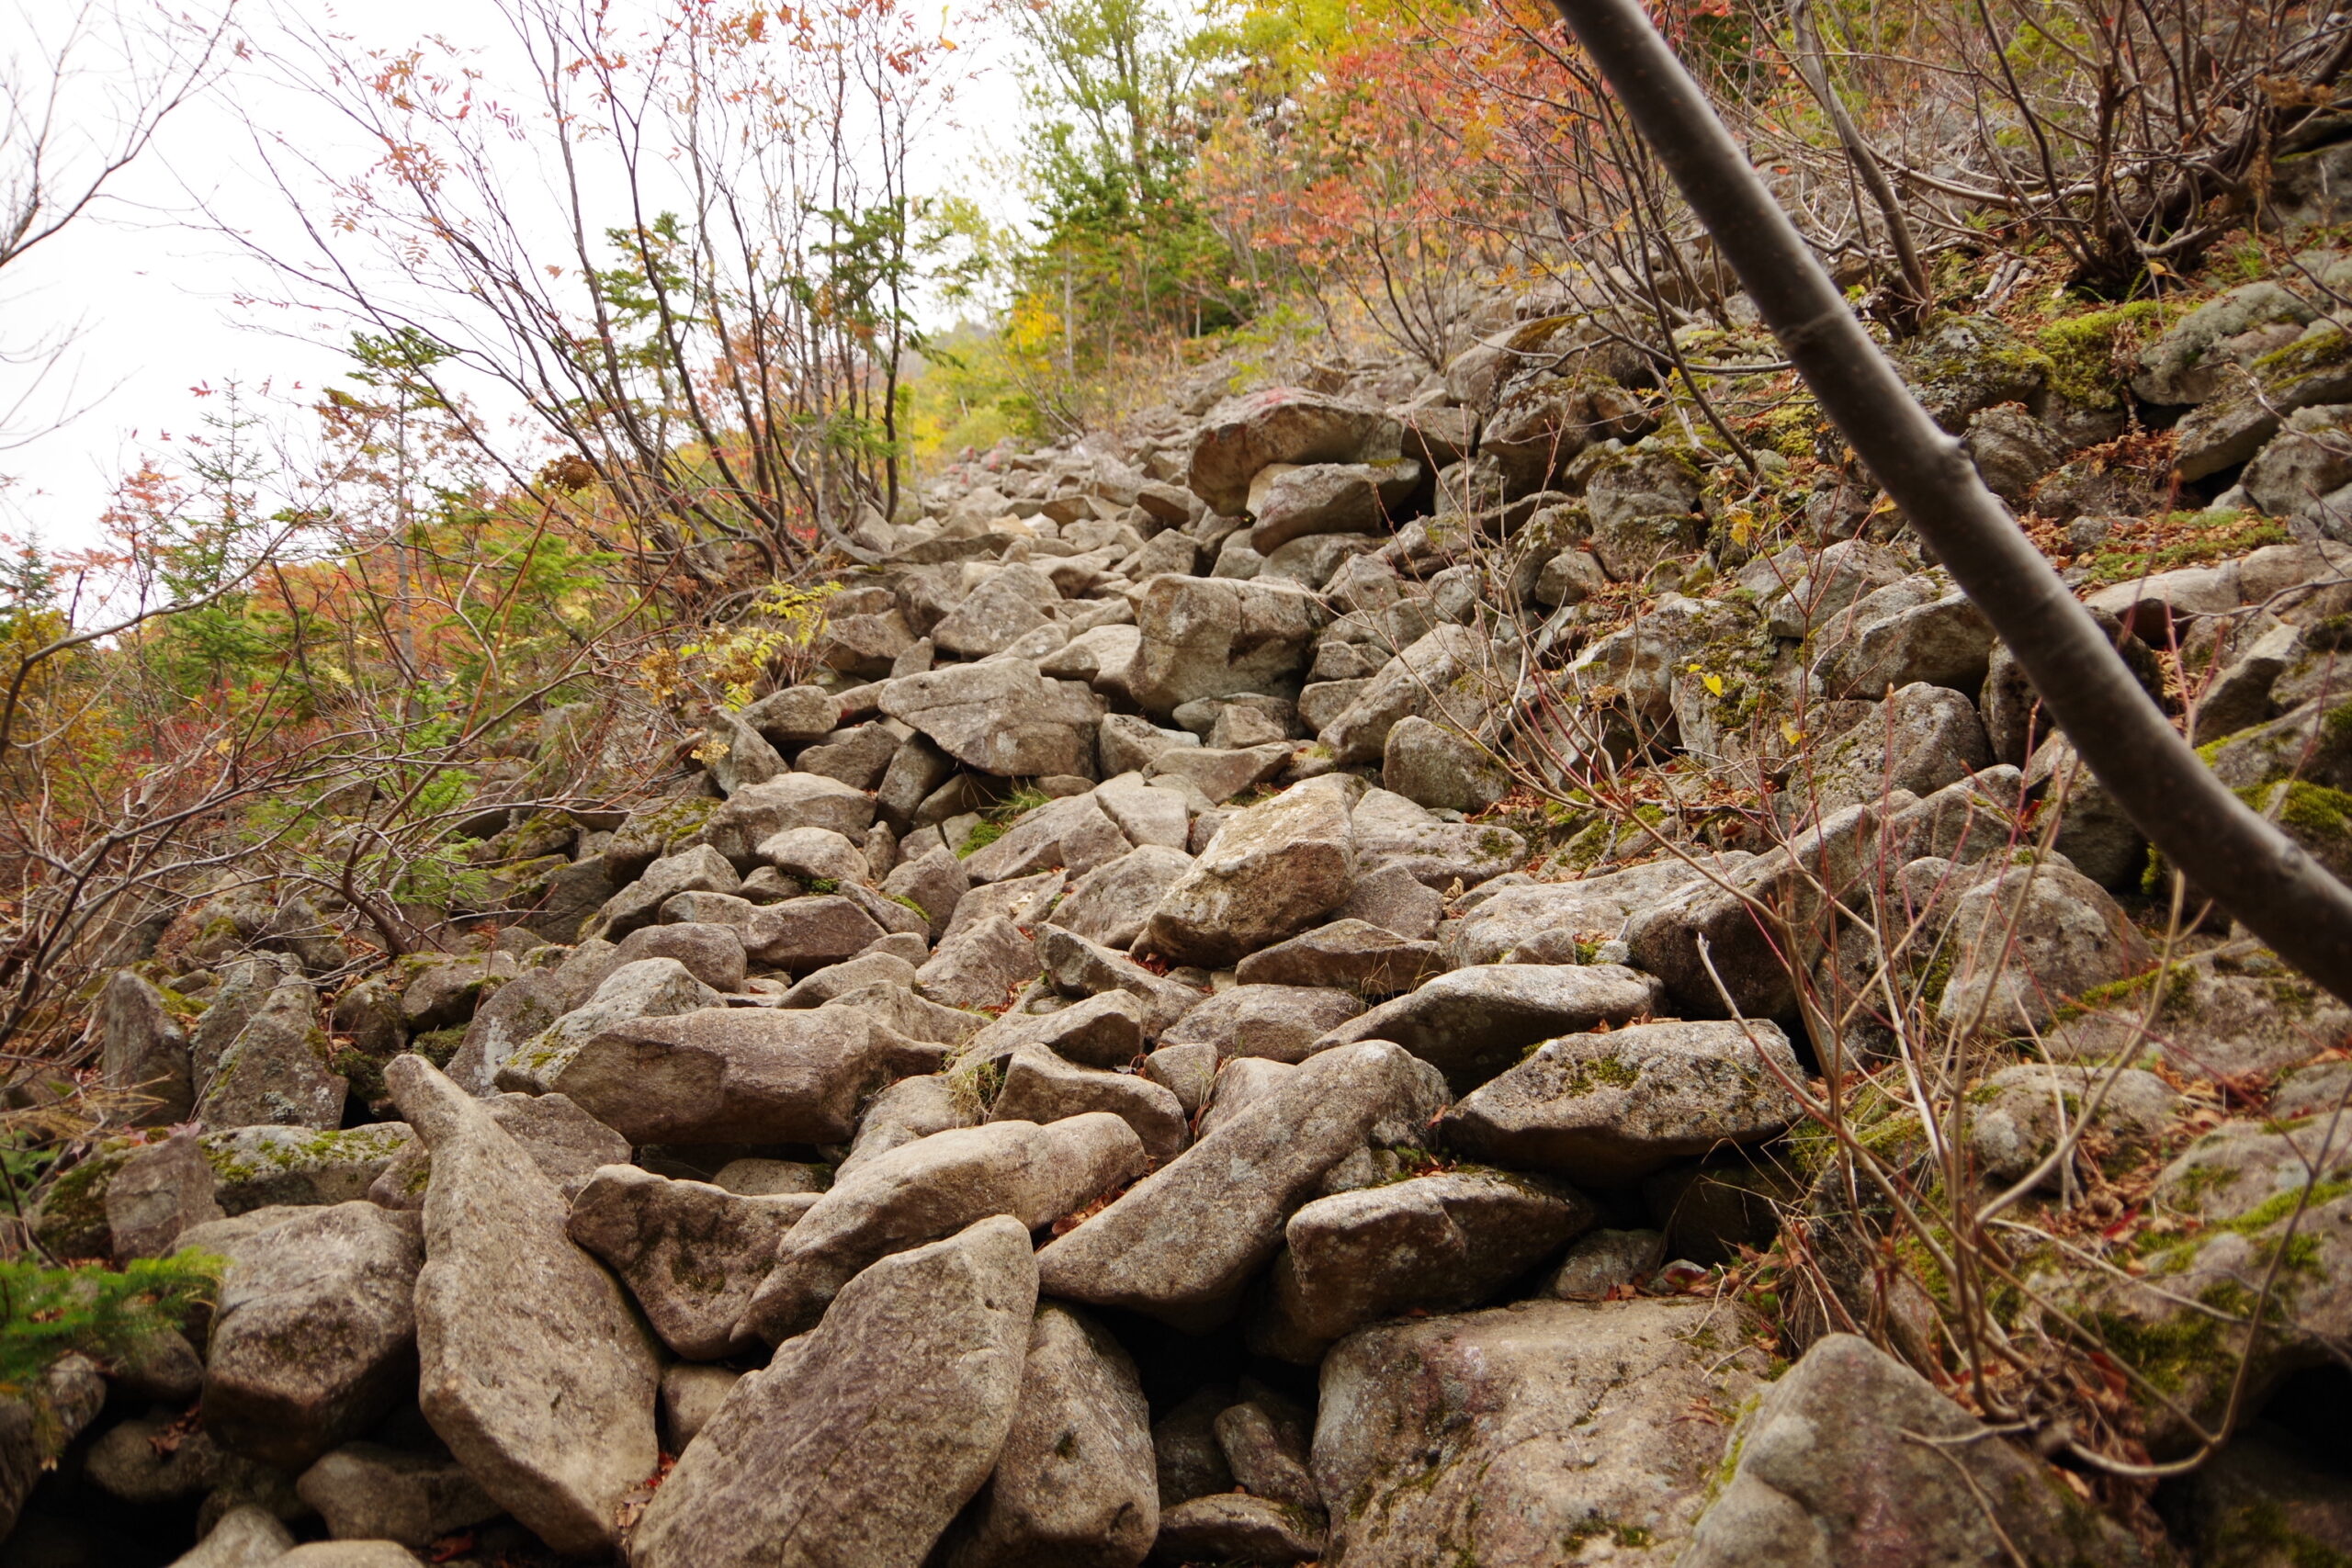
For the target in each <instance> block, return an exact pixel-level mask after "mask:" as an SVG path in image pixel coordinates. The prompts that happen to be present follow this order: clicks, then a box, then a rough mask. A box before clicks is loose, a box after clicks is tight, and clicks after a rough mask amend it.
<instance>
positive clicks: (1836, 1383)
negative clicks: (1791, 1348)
mask: <svg viewBox="0 0 2352 1568" xmlns="http://www.w3.org/2000/svg"><path fill="white" fill-rule="evenodd" d="M1587 1310H1591V1309H1587ZM1734 1451H1735V1452H1736V1455H1737V1458H1736V1461H1735V1463H1734V1467H1733V1470H1732V1472H1731V1478H1730V1483H1729V1484H1728V1485H1726V1486H1725V1487H1724V1489H1723V1492H1722V1494H1721V1495H1719V1496H1718V1497H1716V1498H1715V1499H1714V1501H1713V1503H1712V1504H1711V1505H1710V1506H1708V1508H1707V1511H1706V1512H1705V1514H1703V1515H1702V1516H1701V1517H1700V1519H1699V1522H1698V1525H1697V1528H1696V1529H1694V1530H1693V1531H1692V1532H1691V1543H1690V1546H1689V1549H1688V1550H1687V1551H1685V1552H1684V1553H1683V1556H1682V1557H1681V1559H1680V1562H1682V1563H1684V1564H1687V1565H1689V1568H1731V1565H1732V1564H1735V1563H1736V1564H1740V1565H1742V1568H1745V1565H1747V1564H1750V1563H1757V1562H1806V1563H1827V1562H1864V1561H1868V1562H1952V1563H1963V1562H1965V1563H1976V1562H1982V1563H1988V1564H1990V1563H2003V1562H2017V1561H2026V1562H2070V1563H2084V1564H2108V1563H2116V1564H2120V1563H2140V1562H2148V1561H2150V1559H2148V1558H2146V1557H2145V1556H2143V1553H2142V1551H2140V1549H2139V1547H2138V1546H2137V1545H2136V1543H2134V1542H2133V1541H2132V1540H2131V1538H2130V1537H2129V1536H2128V1535H2127V1534H2126V1533H2125V1532H2124V1531H2123V1530H2122V1529H2120V1528H2118V1527H2117V1526H2116V1525H2114V1524H2113V1523H2111V1522H2110V1521H2109V1520H2108V1519H2106V1518H2105V1517H2102V1516H2100V1515H2099V1514H2098V1512H2097V1510H2095V1509H2094V1508H2093V1507H2092V1506H2090V1505H2089V1504H2087V1503H2085V1502H2081V1501H2078V1500H2077V1499H2076V1498H2075V1495H2074V1494H2073V1493H2072V1492H2071V1491H2069V1490H2068V1489H2067V1488H2066V1487H2065V1486H2064V1485H2063V1484H2061V1483H2059V1481H2058V1480H2057V1478H2056V1477H2054V1476H2052V1474H2051V1473H2050V1472H2049V1471H2048V1469H2047V1468H2046V1467H2045V1466H2043V1465H2042V1464H2041V1462H2040V1461H2036V1460H2033V1459H2030V1458H2029V1457H2028V1456H2027V1455H2025V1454H2024V1453H2022V1452H2021V1451H2019V1450H2018V1449H2016V1448H2014V1447H2012V1446H2011V1445H2010V1444H2009V1443H2008V1442H2007V1440H2005V1439H2004V1438H2000V1437H1998V1436H1996V1435H1994V1434H1991V1433H1988V1432H1986V1431H1985V1428H1984V1427H1983V1426H1982V1425H1981V1424H1980V1423H1979V1422H1978V1421H1977V1420H1976V1419H1975V1418H1974V1417H1973V1416H1970V1415H1969V1414H1968V1413H1967V1412H1966V1411H1964V1410H1962V1409H1961V1408H1960V1406H1958V1405H1957V1404H1953V1403H1951V1401H1950V1400H1948V1399H1946V1398H1945V1397H1944V1396H1943V1395H1942V1394H1940V1393H1937V1392H1936V1391H1935V1389H1934V1388H1933V1387H1931V1386H1930V1385H1929V1384H1928V1382H1927V1380H1926V1379H1924V1378H1922V1377H1921V1376H1919V1374H1918V1373H1917V1372H1915V1371H1911V1370H1910V1369H1909V1368H1908V1367H1905V1366H1904V1365H1903V1364H1902V1363H1901V1362H1899V1361H1897V1360H1895V1359H1894V1358H1893V1357H1891V1356H1889V1355H1887V1354H1886V1353H1885V1352H1884V1351H1882V1350H1879V1349H1876V1348H1872V1347H1871V1344H1870V1343H1869V1341H1867V1340H1863V1339H1859V1338H1856V1337H1853V1336H1852V1335H1848V1334H1833V1335H1830V1336H1829V1337H1826V1338H1825V1339H1823V1340H1821V1341H1820V1342H1819V1343H1817V1344H1815V1346H1814V1347H1813V1348H1812V1349H1811V1350H1809V1351H1807V1352H1806V1353H1805V1356H1804V1359H1802V1360H1800V1361H1799V1362H1798V1363H1797V1364H1796V1365H1795V1366H1794V1367H1793V1368H1792V1369H1790V1371H1789V1372H1788V1373H1787V1375H1785V1376H1784V1377H1782V1378H1781V1380H1780V1381H1779V1382H1776V1383H1774V1384H1772V1386H1771V1387H1770V1388H1769V1389H1767V1390H1765V1392H1764V1397H1763V1399H1762V1401H1761V1402H1760V1403H1758V1405H1757V1406H1756V1408H1755V1409H1754V1410H1753V1411H1751V1412H1750V1413H1749V1414H1748V1415H1747V1416H1744V1417H1743V1418H1742V1419H1741V1422H1740V1431H1739V1436H1738V1438H1737V1439H1736V1448H1735V1450H1734Z"/></svg>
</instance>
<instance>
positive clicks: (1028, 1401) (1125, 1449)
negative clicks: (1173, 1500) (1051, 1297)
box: [945, 1303, 1159, 1568]
mask: <svg viewBox="0 0 2352 1568" xmlns="http://www.w3.org/2000/svg"><path fill="white" fill-rule="evenodd" d="M1150 1422H1151V1408H1150V1406H1149V1405H1148V1404H1146V1403H1145V1402H1144V1397H1143V1385H1142V1383H1141V1382H1139V1381H1138V1380H1137V1378H1136V1369H1135V1363H1134V1362H1133V1361H1132V1360H1130V1359H1128V1356H1127V1353H1126V1351H1125V1349H1123V1348H1120V1345H1119V1342H1118V1341H1117V1340H1116V1339H1114V1338H1113V1337H1111V1336H1110V1335H1109V1334H1108V1333H1106V1332H1104V1330H1103V1328H1102V1327H1101V1326H1100V1325H1096V1324H1094V1323H1092V1322H1091V1321H1089V1320H1088V1319H1087V1318H1085V1317H1083V1316H1080V1314H1078V1313H1077V1312H1075V1311H1073V1310H1072V1309H1070V1308H1069V1307H1067V1306H1062V1305H1059V1304H1058V1303H1040V1304H1039V1306H1038V1308H1037V1314H1036V1317H1035V1319H1034V1320H1033V1322H1032V1324H1031V1325H1030V1330H1029V1358H1028V1362H1027V1370H1026V1371H1024V1372H1023V1376H1022V1380H1021V1404H1020V1408H1019V1411H1018V1412H1017V1413H1016V1414H1015V1415H1014V1416H1013V1418H1012V1431H1011V1432H1010V1433H1008V1434H1007V1435H1006V1437H1005V1440H1004V1447H1003V1449H1002V1450H1001V1451H1000V1452H999V1453H998V1455H997V1461H996V1469H995V1471H994V1472H991V1473H990V1475H989V1482H988V1484H987V1485H986V1486H984V1487H983V1488H981V1490H980V1495H978V1497H976V1498H974V1499H973V1500H972V1506H971V1508H970V1509H969V1510H968V1511H967V1513H966V1515H965V1517H964V1519H963V1521H962V1522H961V1523H960V1524H959V1525H958V1527H957V1529H956V1531H955V1532H954V1533H953V1534H951V1535H950V1536H949V1537H948V1540H947V1541H946V1543H945V1548H946V1550H945V1568H1028V1565H1030V1564H1039V1565H1046V1564H1051V1565H1055V1568H1135V1565H1136V1563H1138V1562H1142V1561H1143V1558H1144V1554H1145V1553H1146V1552H1148V1551H1150V1550H1151V1542H1152V1538H1153V1537H1154V1536H1155V1535H1156V1534H1158V1533H1159V1485H1158V1481H1157V1476H1156V1472H1155V1467H1154V1464H1153V1456H1152V1444H1151V1430H1150Z"/></svg>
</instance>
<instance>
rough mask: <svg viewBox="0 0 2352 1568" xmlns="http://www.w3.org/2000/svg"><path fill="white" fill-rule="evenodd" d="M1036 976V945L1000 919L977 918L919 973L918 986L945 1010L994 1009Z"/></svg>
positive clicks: (1016, 927)
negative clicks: (950, 1008) (948, 1008)
mask: <svg viewBox="0 0 2352 1568" xmlns="http://www.w3.org/2000/svg"><path fill="white" fill-rule="evenodd" d="M1036 977H1037V944H1036V943H1035V942H1032V941H1030V940H1029V938H1028V937H1027V936H1025V935H1023V932H1022V930H1021V928H1020V927H1019V926H1016V925H1014V924H1013V923H1012V921H1011V920H1008V919H1005V918H1004V917H1003V916H1001V915H991V916H989V917H988V918H986V919H979V920H975V921H973V922H972V923H971V924H970V925H969V926H967V927H966V928H965V929H964V930H961V931H956V933H955V934H953V935H951V936H949V937H948V938H946V939H945V940H944V941H943V942H941V943H940V944H939V951H938V952H936V953H933V954H932V955H931V958H930V959H929V960H928V961H927V962H926V963H925V964H923V966H922V968H920V969H918V970H916V971H915V984H916V987H917V988H918V989H919V990H920V991H921V992H922V995H923V997H925V998H928V999H929V1000H931V1001H934V1002H937V1003H939V1004H941V1005H942V1006H944V1007H954V1008H995V1007H1000V1006H1002V1005H1003V1004H1004V1002H1005V1001H1006V1000H1007V999H1008V998H1011V997H1012V994H1013V993H1014V992H1016V991H1017V990H1019V989H1020V988H1021V987H1023V986H1025V985H1027V984H1028V983H1029V982H1030V981H1032V980H1034V979H1035V978H1036Z"/></svg>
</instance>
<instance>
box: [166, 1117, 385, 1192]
mask: <svg viewBox="0 0 2352 1568" xmlns="http://www.w3.org/2000/svg"><path fill="white" fill-rule="evenodd" d="M415 1143H416V1135H415V1134H413V1133H412V1132H410V1131H409V1129H408V1125H407V1123H405V1122H370V1123H369V1124H368V1125H367V1126H365V1127H350V1128H346V1129H345V1130H344V1131H342V1132H340V1133H314V1132H311V1130H310V1129H308V1128H304V1127H280V1126H263V1127H240V1128H237V1129H236V1130H235V1131H233V1132H228V1133H208V1134H205V1135H204V1158H205V1162H206V1163H207V1164H208V1165H209V1166H211V1168H212V1179H213V1184H214V1185H213V1196H214V1198H215V1199H216V1200H217V1201H219V1203H220V1207H221V1210H222V1212H224V1213H229V1214H232V1215H235V1214H243V1213H250V1212H251V1211H253V1210H254V1209H264V1208H269V1207H272V1206H274V1205H277V1204H280V1203H286V1204H300V1205H305V1206H308V1205H313V1204H321V1203H348V1202H350V1201H353V1200H354V1199H357V1198H365V1197H367V1196H368V1189H369V1187H370V1186H371V1185H372V1184H373V1183H374V1182H375V1181H376V1180H377V1179H379V1178H380V1177H381V1176H382V1175H383V1173H384V1172H385V1171H386V1170H387V1169H388V1168H390V1166H391V1165H392V1163H393V1161H395V1160H397V1159H398V1158H399V1157H400V1156H401V1154H402V1153H403V1152H405V1151H406V1150H408V1149H409V1148H411V1147H412V1146H413V1145H415Z"/></svg>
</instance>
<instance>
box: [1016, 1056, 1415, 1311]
mask: <svg viewBox="0 0 2352 1568" xmlns="http://www.w3.org/2000/svg"><path fill="white" fill-rule="evenodd" d="M1290 1072H1291V1075H1292V1076H1291V1077H1289V1079H1287V1080H1286V1081H1285V1082H1283V1084H1282V1085H1280V1086H1279V1087H1278V1088H1276V1089H1273V1090H1272V1092H1270V1093H1269V1094H1267V1095H1265V1096H1264V1097H1263V1098H1262V1099H1261V1100H1258V1101H1256V1102H1255V1103H1253V1104H1252V1105H1250V1107H1249V1108H1248V1109H1247V1110H1246V1111H1242V1112H1241V1113H1240V1114H1238V1115H1237V1116H1235V1117H1233V1118H1232V1119H1231V1120H1229V1121H1227V1122H1224V1123H1223V1124H1221V1125H1219V1126H1218V1127H1217V1128H1216V1130H1215V1131H1210V1132H1205V1133H1204V1136H1203V1137H1202V1138H1201V1140H1200V1142H1198V1143H1196V1144H1194V1145H1193V1147H1192V1148H1190V1149H1189V1150H1187V1151H1186V1152H1185V1153H1183V1154H1182V1155H1180V1156H1177V1158H1176V1159H1174V1160H1173V1161H1171V1162H1170V1164H1168V1165H1166V1166H1164V1167H1162V1168H1160V1169H1159V1170H1158V1171H1156V1172H1154V1173H1153V1174H1152V1175H1150V1176H1148V1177H1146V1178H1145V1179H1143V1180H1142V1181H1140V1182H1138V1183H1137V1184H1136V1186H1134V1187H1132V1188H1130V1189H1129V1190H1127V1191H1126V1192H1125V1194H1123V1195H1122V1196H1121V1197H1120V1198H1119V1199H1118V1200H1117V1201H1114V1202H1113V1203H1112V1204H1111V1206H1110V1207H1108V1208H1107V1209H1104V1210H1103V1211H1102V1212H1101V1213H1098V1214H1095V1215H1094V1216H1092V1217H1091V1218H1090V1219H1088V1220H1087V1221H1086V1222H1085V1223H1084V1224H1080V1226H1079V1227H1078V1228H1077V1229H1075V1230H1073V1231H1071V1232H1070V1233H1069V1235H1064V1236H1062V1237H1060V1238H1059V1239H1057V1240H1056V1241H1054V1242H1052V1243H1051V1244H1049V1245H1048V1246H1047V1247H1046V1249H1045V1250H1044V1251H1043V1252H1041V1253H1039V1254H1038V1269H1039V1278H1040V1280H1043V1281H1044V1282H1045V1283H1044V1288H1045V1289H1046V1291H1047V1292H1049V1293H1051V1294H1053V1295H1057V1296H1061V1297H1066V1298H1068V1299H1069V1300H1072V1301H1080V1302H1092V1303H1098V1304H1101V1305H1105V1306H1120V1307H1126V1308H1129V1309H1132V1310H1134V1311H1137V1312H1142V1313H1145V1314H1148V1315H1151V1316H1154V1317H1158V1318H1159V1319H1161V1320H1162V1321H1164V1322H1167V1323H1169V1324H1171V1325H1174V1326H1177V1327H1179V1328H1182V1329H1185V1330H1186V1331H1188V1332H1201V1331H1203V1330H1204V1329H1206V1328H1209V1327H1213V1326H1215V1325H1217V1324H1220V1323H1223V1322H1226V1321H1228V1320H1229V1319H1230V1318H1231V1317H1232V1315H1233V1314H1234V1313H1235V1311H1236V1310H1237V1309H1238V1306H1239V1304H1240V1294H1241V1291H1242V1289H1243V1287H1244V1286H1245V1285H1246V1284H1247V1283H1248V1281H1249V1280H1250V1276H1251V1275H1253V1274H1254V1273H1256V1272H1257V1270H1258V1269H1260V1268H1261V1266H1262V1265H1263V1264H1264V1263H1265V1262H1266V1260H1267V1259H1268V1258H1271V1257H1272V1255H1273V1253H1274V1250H1275V1248H1276V1247H1278V1246H1279V1245H1280V1241H1281V1234H1282V1224H1283V1221H1284V1220H1285V1219H1287V1218H1288V1217H1289V1215H1290V1213H1291V1212H1292V1211H1293V1210H1294V1209H1295V1207H1296V1206H1297V1205H1298V1203H1299V1202H1300V1201H1303V1200H1304V1199H1305V1197H1306V1194H1307V1193H1308V1192H1309V1191H1310V1190H1312V1189H1313V1187H1314V1185H1315V1183H1316V1182H1317V1181H1318V1180H1320V1179H1321V1178H1322V1176H1323V1173H1324V1172H1325V1171H1327V1170H1329V1168H1331V1167H1332V1166H1334V1165H1336V1164H1338V1163H1339V1162H1340V1160H1341V1159H1343V1158H1345V1157H1346V1156H1348V1155H1349V1154H1350V1153H1351V1151H1353V1150H1354V1149H1356V1148H1357V1147H1359V1146H1360V1145H1363V1142H1364V1140H1365V1139H1366V1138H1367V1137H1374V1136H1375V1135H1376V1134H1378V1133H1380V1132H1381V1131H1383V1130H1392V1131H1394V1132H1395V1133H1396V1134H1397V1136H1396V1137H1395V1139H1394V1141H1396V1142H1404V1141H1406V1140H1407V1139H1408V1138H1409V1137H1411V1136H1413V1135H1415V1134H1418V1133H1419V1126H1420V1123H1421V1122H1425V1121H1426V1120H1427V1119H1428V1110H1429V1109H1430V1108H1432V1100H1433V1096H1432V1093H1431V1089H1430V1085H1429V1084H1428V1082H1427V1081H1426V1080H1425V1079H1424V1077H1423V1076H1422V1073H1421V1071H1420V1070H1419V1068H1417V1066H1416V1065H1415V1064H1414V1063H1413V1061H1412V1059H1411V1058H1410V1057H1408V1055H1406V1054H1405V1053H1404V1052H1403V1051H1401V1050H1399V1049H1397V1047H1396V1046H1394V1045H1389V1044H1386V1043H1376V1042H1375V1043H1367V1044H1363V1045H1351V1046H1343V1047H1340V1049H1337V1050H1332V1051H1327V1052H1325V1053H1323V1054H1322V1055H1319V1056H1317V1057H1314V1058H1311V1059H1310V1060H1308V1061H1307V1062H1306V1064H1305V1065H1304V1066H1298V1067H1295V1068H1292V1069H1290Z"/></svg>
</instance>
